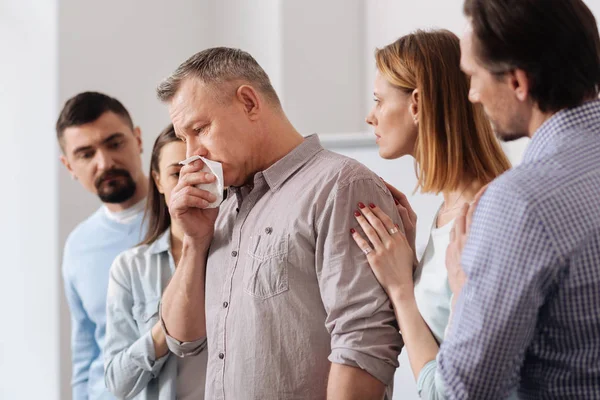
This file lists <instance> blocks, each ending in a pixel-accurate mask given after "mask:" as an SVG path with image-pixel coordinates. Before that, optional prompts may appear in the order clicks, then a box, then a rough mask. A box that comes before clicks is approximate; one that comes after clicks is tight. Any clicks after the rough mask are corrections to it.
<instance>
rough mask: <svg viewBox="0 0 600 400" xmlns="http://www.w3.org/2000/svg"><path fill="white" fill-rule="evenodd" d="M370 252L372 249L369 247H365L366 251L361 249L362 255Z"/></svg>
mask: <svg viewBox="0 0 600 400" xmlns="http://www.w3.org/2000/svg"><path fill="white" fill-rule="evenodd" d="M372 251H373V249H372V248H370V247H367V248H366V249H363V253H365V255H367V254H369V253H370V252H372Z"/></svg>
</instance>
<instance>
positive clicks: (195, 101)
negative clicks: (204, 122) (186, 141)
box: [168, 79, 218, 130]
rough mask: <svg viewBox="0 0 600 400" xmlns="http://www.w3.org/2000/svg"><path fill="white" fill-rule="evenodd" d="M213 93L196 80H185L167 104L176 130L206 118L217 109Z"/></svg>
mask: <svg viewBox="0 0 600 400" xmlns="http://www.w3.org/2000/svg"><path fill="white" fill-rule="evenodd" d="M217 105H218V104H217V101H216V98H215V95H214V92H213V91H212V90H211V88H209V87H208V85H206V84H204V83H202V82H200V81H199V80H198V79H185V80H183V82H182V83H181V86H180V88H179V90H178V91H177V93H175V96H173V99H172V100H171V101H170V103H169V107H168V108H169V115H170V116H171V121H172V122H173V125H174V126H175V128H176V129H177V130H181V129H185V128H188V125H190V124H193V123H194V122H196V121H197V120H198V119H201V118H207V117H208V115H209V114H210V113H211V112H212V111H213V110H214V109H215V108H216V107H217Z"/></svg>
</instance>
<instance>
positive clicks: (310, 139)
mask: <svg viewBox="0 0 600 400" xmlns="http://www.w3.org/2000/svg"><path fill="white" fill-rule="evenodd" d="M322 150H323V146H321V141H320V140H319V137H318V136H317V135H310V136H307V137H305V138H304V141H303V142H302V143H301V144H300V145H298V146H296V147H295V148H294V149H293V150H292V151H290V152H289V153H288V154H286V155H285V156H284V157H283V158H282V159H280V160H279V161H277V162H276V163H275V164H273V165H271V166H270V167H269V168H267V169H266V170H264V171H263V172H262V175H263V176H264V178H265V181H267V184H268V185H269V188H271V191H273V192H275V191H277V189H279V188H280V187H281V185H283V183H284V182H285V181H286V180H287V179H288V178H289V177H290V176H291V175H292V174H293V173H294V172H296V171H298V170H299V169H300V168H301V167H302V166H303V165H304V164H306V163H307V162H308V161H309V160H310V159H312V158H313V157H314V156H315V155H316V154H317V153H319V152H320V151H322Z"/></svg>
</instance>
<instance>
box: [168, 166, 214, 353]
mask: <svg viewBox="0 0 600 400" xmlns="http://www.w3.org/2000/svg"><path fill="white" fill-rule="evenodd" d="M202 167H203V163H202V161H200V160H198V161H195V162H193V163H191V164H189V165H186V166H184V167H183V168H182V169H181V171H180V176H179V183H178V184H177V186H175V188H174V189H173V192H172V193H171V196H172V197H171V201H170V204H169V212H170V214H171V219H172V221H173V223H176V224H178V225H179V226H180V227H181V229H182V230H183V232H184V233H185V236H184V239H183V248H182V251H181V259H180V260H179V263H178V265H177V269H176V270H175V274H173V277H172V278H171V282H170V283H169V286H168V287H167V289H166V290H165V292H164V293H163V297H162V305H161V318H162V321H163V322H164V326H165V329H166V331H167V334H168V336H170V337H171V338H173V339H176V340H177V341H179V342H194V341H197V340H199V339H203V338H204V337H206V323H205V315H204V274H205V271H206V259H207V256H208V249H209V247H210V243H211V240H212V236H213V233H214V225H215V221H216V219H217V215H218V213H219V210H218V208H217V209H214V208H213V209H207V207H208V205H209V204H210V202H212V201H215V200H216V197H215V196H214V195H213V194H211V193H209V192H207V191H204V190H201V189H198V188H197V187H196V185H198V184H201V183H211V182H213V181H214V180H215V179H216V178H215V176H214V175H213V174H210V173H205V172H201V171H200V170H201V169H202ZM192 315H193V316H195V317H194V318H191V317H190V316H192Z"/></svg>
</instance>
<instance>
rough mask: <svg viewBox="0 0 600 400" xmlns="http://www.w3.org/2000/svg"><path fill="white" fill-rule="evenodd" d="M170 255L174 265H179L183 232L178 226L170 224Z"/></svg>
mask: <svg viewBox="0 0 600 400" xmlns="http://www.w3.org/2000/svg"><path fill="white" fill-rule="evenodd" d="M170 229H171V254H172V255H173V260H174V261H175V265H177V264H179V259H180V258H181V249H182V248H183V235H184V234H183V231H182V230H181V228H179V226H177V225H175V224H173V223H171V228H170Z"/></svg>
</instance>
